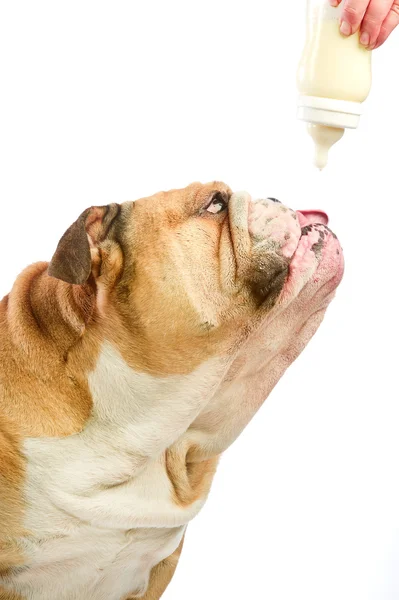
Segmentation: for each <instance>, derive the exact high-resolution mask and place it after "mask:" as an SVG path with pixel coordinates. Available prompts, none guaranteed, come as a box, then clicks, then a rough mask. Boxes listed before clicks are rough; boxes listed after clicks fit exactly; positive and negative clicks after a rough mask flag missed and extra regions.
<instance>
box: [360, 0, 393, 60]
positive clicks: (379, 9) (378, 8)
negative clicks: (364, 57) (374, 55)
mask: <svg viewBox="0 0 399 600" xmlns="http://www.w3.org/2000/svg"><path fill="white" fill-rule="evenodd" d="M391 6H392V0H371V1H370V4H369V5H368V7H367V10H366V14H365V15H364V19H363V21H362V24H361V27H360V33H361V35H360V43H361V44H363V46H366V47H371V48H372V47H373V46H374V44H375V43H376V41H377V38H378V36H379V33H380V30H381V26H382V24H383V22H384V21H385V19H386V17H387V14H388V13H389V10H390V8H391Z"/></svg>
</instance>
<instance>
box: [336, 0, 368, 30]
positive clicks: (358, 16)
mask: <svg viewBox="0 0 399 600" xmlns="http://www.w3.org/2000/svg"><path fill="white" fill-rule="evenodd" d="M369 2H370V0H345V4H344V8H343V10H342V15H341V26H340V31H341V33H342V35H352V33H355V32H356V31H357V30H358V29H359V27H360V23H361V22H362V20H363V17H364V15H365V13H366V10H367V7H368V5H369Z"/></svg>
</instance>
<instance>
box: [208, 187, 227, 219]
mask: <svg viewBox="0 0 399 600" xmlns="http://www.w3.org/2000/svg"><path fill="white" fill-rule="evenodd" d="M227 203H228V198H227V195H226V194H224V193H223V192H216V193H215V194H214V195H213V196H212V200H211V201H210V203H209V204H208V206H207V207H206V208H205V210H206V211H207V212H210V213H212V214H214V215H218V214H219V213H221V212H223V211H224V210H226V209H227V205H228V204H227Z"/></svg>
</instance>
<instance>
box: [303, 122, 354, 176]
mask: <svg viewBox="0 0 399 600" xmlns="http://www.w3.org/2000/svg"><path fill="white" fill-rule="evenodd" d="M307 130H308V133H309V135H310V137H311V138H312V139H313V141H314V144H315V155H314V164H315V166H316V167H317V168H318V169H320V171H321V170H322V169H324V167H325V166H326V164H327V162H328V151H329V150H330V148H331V146H333V145H334V144H335V143H336V142H338V141H339V140H340V139H341V138H342V136H343V135H344V131H345V130H344V129H341V128H338V127H329V126H327V125H320V124H318V123H308V126H307Z"/></svg>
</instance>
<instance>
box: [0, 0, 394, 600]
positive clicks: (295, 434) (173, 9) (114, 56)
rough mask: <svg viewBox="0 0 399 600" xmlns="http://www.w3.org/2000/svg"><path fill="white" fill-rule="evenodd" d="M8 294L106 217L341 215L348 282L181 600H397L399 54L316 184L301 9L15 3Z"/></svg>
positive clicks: (4, 88)
mask: <svg viewBox="0 0 399 600" xmlns="http://www.w3.org/2000/svg"><path fill="white" fill-rule="evenodd" d="M1 13H2V14H1V15H0V57H1V59H0V60H1V72H0V85H1V97H0V102H1V115H0V118H1V124H0V127H1V129H0V144H1V147H0V169H1V177H0V203H1V225H2V227H1V235H0V257H1V276H0V294H3V293H4V294H5V293H6V292H7V291H8V290H9V288H10V287H11V285H12V282H13V280H14V278H15V276H16V274H17V273H18V272H19V271H20V270H21V269H22V268H23V267H24V266H26V265H27V264H29V263H31V262H33V261H36V260H42V259H44V260H46V259H49V258H50V256H51V254H52V252H53V250H54V248H55V246H56V243H57V241H58V239H59V237H60V235H61V234H62V233H63V231H64V230H65V229H66V227H67V226H68V225H69V224H70V223H71V222H72V221H73V220H75V218H76V217H77V216H78V215H79V214H80V212H81V211H82V210H83V209H84V208H85V207H87V206H89V205H91V204H105V203H108V202H110V201H112V202H121V201H124V200H128V199H135V198H138V197H140V196H142V195H148V194H152V193H153V192H156V191H159V190H160V189H168V188H171V187H179V186H185V185H186V184H188V183H190V182H191V181H194V180H200V181H204V182H205V181H209V180H212V179H219V180H224V181H226V182H227V183H228V184H229V185H230V186H231V187H232V188H233V189H235V190H238V189H247V190H248V191H250V192H251V193H253V194H254V195H262V196H264V195H272V196H276V197H278V198H280V199H281V200H283V201H284V202H286V203H288V204H289V205H290V206H292V207H293V208H309V207H311V208H312V207H313V208H314V207H316V208H317V207H320V208H324V209H326V210H327V211H328V212H329V214H330V218H331V220H330V224H331V227H332V228H333V229H334V230H335V231H336V232H337V234H338V235H339V237H340V239H341V242H342V245H343V248H344V253H345V257H346V263H347V268H346V275H345V278H344V282H343V283H342V285H341V287H340V289H339V292H338V294H337V298H336V300H335V301H334V303H333V305H332V306H331V307H330V310H329V312H328V314H327V317H326V319H325V321H324V323H323V325H322V327H321V329H320V330H319V332H318V334H317V335H316V337H315V338H314V339H313V340H312V342H311V343H310V344H309V346H308V348H307V349H306V351H305V352H304V354H303V355H302V356H301V357H300V358H299V359H298V360H297V362H296V363H295V364H294V365H293V366H292V367H291V368H290V370H289V372H288V373H287V374H286V375H285V377H283V379H282V381H281V382H280V384H279V385H278V387H277V388H276V390H275V391H274V392H273V394H272V395H271V397H270V398H269V399H268V401H267V402H266V404H265V405H264V407H263V409H262V410H261V411H260V413H259V414H258V415H257V417H256V418H255V420H254V421H253V422H252V424H251V425H250V426H249V427H248V428H247V430H246V431H245V432H244V434H243V435H242V436H241V438H240V439H239V440H238V441H237V442H236V444H235V445H234V446H233V447H232V448H231V449H230V450H229V451H228V452H227V453H226V455H225V456H224V458H223V459H222V462H221V465H220V468H219V473H218V476H217V478H216V480H215V484H214V487H213V490H212V493H211V496H210V498H209V501H208V504H207V506H206V507H205V509H204V510H203V512H202V513H201V514H200V516H199V517H198V518H197V519H196V520H195V521H194V522H193V523H192V524H191V525H190V527H189V530H188V534H187V539H186V544H185V550H184V552H183V555H182V558H181V562H180V565H179V568H178V571H177V574H176V576H175V578H174V580H173V582H172V584H171V585H170V587H169V589H168V591H167V593H166V594H165V596H164V598H165V600H204V599H209V600H212V599H215V600H222V599H223V600H224V599H226V600H227V599H228V600H238V599H239V600H243V599H254V600H255V599H256V600H257V599H267V600H297V599H299V600H302V599H304V600H305V599H306V600H330V599H331V600H337V599H339V600H371V599H372V600H382V599H384V600H388V599H394V598H395V599H397V598H398V597H399V574H398V573H399V569H398V562H399V533H398V526H399V515H398V506H399V489H398V487H399V480H398V466H397V459H398V451H399V442H398V418H399V408H398V406H399V402H398V401H399V393H398V387H399V385H398V370H399V358H398V351H397V343H398V339H399V311H398V298H397V291H398V284H397V277H398V259H397V252H398V222H399V208H398V199H399V197H398V186H399V182H398V170H399V165H398V146H397V144H398V139H399V131H398V129H399V124H398V106H399V84H398V58H397V57H398V55H399V54H398V53H399V32H398V33H397V34H396V35H395V34H394V35H393V37H392V39H391V40H390V41H388V42H387V44H386V45H385V46H384V47H383V48H382V49H381V50H378V51H377V52H376V53H375V56H374V82H373V90H372V94H371V96H370V99H369V101H368V103H367V105H366V114H365V115H364V117H362V123H361V127H360V129H359V130H358V131H355V132H350V133H347V134H345V136H344V139H343V140H342V141H341V142H340V144H339V146H337V147H336V148H335V149H334V150H333V151H332V153H331V160H330V165H329V166H328V168H327V169H326V171H325V172H323V173H319V172H316V170H314V169H313V167H312V165H311V158H312V147H311V140H310V139H308V136H307V135H306V133H305V131H304V127H303V125H302V124H301V123H299V122H297V121H296V119H295V102H296V90H295V72H296V67H297V62H298V59H299V55H300V51H301V48H302V43H303V37H304V13H305V3H304V0H301V1H298V2H295V1H293V0H292V1H291V2H289V3H286V2H268V1H267V0H263V1H260V0H257V1H255V0H246V1H245V2H244V1H242V2H233V1H231V0H230V1H229V2H227V1H225V0H212V1H210V0H202V1H201V2H195V3H193V2H189V1H187V0H186V1H185V2H179V1H176V0H168V1H165V0H163V1H158V2H154V1H150V0H146V1H145V2H134V1H130V2H123V1H117V2H106V3H105V2H99V1H96V2H89V1H82V0H79V2H76V1H68V2H54V1H52V2H23V1H21V0H20V1H19V2H7V3H6V2H4V3H2V9H1Z"/></svg>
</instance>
